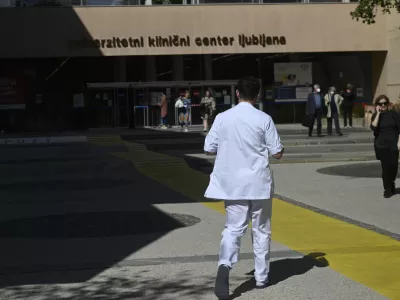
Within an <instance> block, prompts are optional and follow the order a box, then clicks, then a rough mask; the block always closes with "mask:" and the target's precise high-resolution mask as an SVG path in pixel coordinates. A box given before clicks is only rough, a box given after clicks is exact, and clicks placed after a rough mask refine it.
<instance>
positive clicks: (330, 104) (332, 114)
mask: <svg viewBox="0 0 400 300" xmlns="http://www.w3.org/2000/svg"><path fill="white" fill-rule="evenodd" d="M324 100H325V106H326V107H327V108H328V112H327V114H326V117H327V121H328V135H332V119H333V121H334V122H335V130H336V134H337V135H339V136H342V135H343V133H342V131H341V130H340V124H339V117H340V106H341V105H342V102H343V97H342V96H340V95H339V94H337V93H336V88H335V87H334V86H331V87H330V88H329V90H328V93H327V94H326V95H325V98H324Z"/></svg>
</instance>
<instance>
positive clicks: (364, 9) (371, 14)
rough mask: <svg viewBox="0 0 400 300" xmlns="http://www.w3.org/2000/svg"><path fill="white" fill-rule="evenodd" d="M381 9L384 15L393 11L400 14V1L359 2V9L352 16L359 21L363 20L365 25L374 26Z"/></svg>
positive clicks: (364, 0) (372, 0)
mask: <svg viewBox="0 0 400 300" xmlns="http://www.w3.org/2000/svg"><path fill="white" fill-rule="evenodd" d="M379 9H381V10H382V12H383V13H384V14H390V12H391V11H392V10H397V12H398V13H400V0H359V2H358V6H357V8H356V9H355V10H354V11H352V12H351V13H350V14H351V16H352V18H353V19H356V20H357V21H359V20H360V19H361V20H362V22H363V23H367V24H373V23H375V17H376V14H377V12H378V10H379Z"/></svg>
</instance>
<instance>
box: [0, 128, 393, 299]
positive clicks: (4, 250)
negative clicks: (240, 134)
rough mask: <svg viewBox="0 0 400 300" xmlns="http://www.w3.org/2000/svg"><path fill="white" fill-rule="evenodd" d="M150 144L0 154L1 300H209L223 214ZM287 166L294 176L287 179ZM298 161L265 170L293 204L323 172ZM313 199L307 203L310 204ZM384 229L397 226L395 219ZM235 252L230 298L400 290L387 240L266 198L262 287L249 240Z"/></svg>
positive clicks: (352, 295)
mask: <svg viewBox="0 0 400 300" xmlns="http://www.w3.org/2000/svg"><path fill="white" fill-rule="evenodd" d="M290 133H291V134H292V132H290ZM154 139H155V138H154V136H153V137H150V135H145V134H143V135H141V136H140V137H139V138H137V141H136V142H135V141H133V138H132V137H129V136H128V137H126V136H125V137H124V138H123V140H120V139H119V138H118V137H115V136H112V135H110V136H98V137H94V138H93V137H91V138H90V142H91V143H89V144H87V143H80V144H70V145H63V146H60V145H53V146H42V147H40V146H39V147H18V148H1V149H0V154H1V155H0V157H1V162H0V180H1V184H0V186H1V188H0V199H1V200H0V205H1V210H0V224H1V226H0V228H1V229H0V242H1V245H2V247H1V249H0V254H1V255H0V283H1V289H0V298H1V299H60V298H62V299H146V300H147V299H149V300H150V299H160V300H161V299H215V297H214V296H213V292H212V287H213V284H214V276H215V271H216V262H217V251H218V246H219V241H220V234H221V231H222V229H223V222H224V218H223V214H222V213H221V212H223V207H222V206H221V203H220V202H208V203H202V202H204V198H203V193H204V188H205V186H206V184H207V182H208V174H207V173H206V172H205V171H204V170H198V169H196V168H195V167H196V165H191V161H190V158H189V159H188V156H187V155H181V154H178V155H171V153H169V154H166V153H162V151H160V150H159V149H158V150H157V151H149V150H148V149H147V146H148V144H147V143H148V141H149V140H154ZM176 142H177V140H175V143H176ZM153 144H154V143H153ZM176 144H178V145H179V143H176ZM320 147H321V146H320ZM353 152H356V151H353ZM206 163H209V162H208V161H207V162H206ZM295 166H296V167H297V166H298V171H295V172H292V168H293V167H295ZM302 166H303V167H306V166H308V165H292V164H287V165H276V166H274V172H275V173H276V175H275V176H276V177H277V191H278V193H279V194H282V195H285V196H287V197H289V196H290V191H291V190H289V189H288V188H287V187H288V186H289V185H291V184H292V183H293V181H299V185H297V189H300V192H299V195H300V196H301V197H298V198H299V199H300V201H303V202H304V203H307V202H306V200H304V198H307V197H306V195H307V193H308V194H309V195H313V193H316V192H315V190H318V189H315V185H314V190H313V189H312V184H311V183H309V182H308V183H307V182H306V179H307V178H309V179H310V180H314V179H315V177H318V176H321V178H322V177H323V175H322V174H320V173H317V175H315V174H314V173H315V170H313V169H307V168H305V169H303V171H301V170H302V168H301V167H302ZM324 166H325V165H324ZM324 166H320V167H324ZM285 167H286V168H285ZM291 167H292V168H291ZM292 173H293V174H292ZM290 176H291V177H290ZM297 176H300V177H302V180H298V179H297ZM312 176H315V177H312ZM325 176H328V177H329V178H330V177H334V176H333V175H325ZM336 177H337V176H336ZM336 177H334V178H336ZM370 179H371V181H372V180H374V179H373V178H370ZM335 180H336V179H331V180H330V181H331V183H332V182H334V181H335ZM354 180H355V181H356V180H358V179H354ZM375 180H376V181H378V180H379V179H375ZM321 181H322V179H321ZM325 181H326V180H325ZM330 181H328V183H327V184H328V185H329V182H330ZM288 183H290V184H288ZM302 185H303V186H304V187H305V190H304V191H302V190H301V186H302ZM291 188H292V187H291ZM293 189H294V187H293ZM329 191H330V192H332V191H334V188H332V190H329ZM346 191H347V190H344V191H343V193H345V192H346ZM303 195H304V196H303ZM331 195H332V193H326V194H324V196H323V197H320V199H321V200H320V203H319V204H320V207H323V208H325V209H327V210H328V209H329V210H331V211H335V209H337V207H333V208H332V207H330V206H329V205H328V203H330V202H331V199H332V198H331ZM363 196H366V197H367V196H368V195H367V194H363ZM318 197H319V196H318V194H316V195H315V197H314V198H312V197H311V200H310V201H314V202H310V203H311V204H313V205H316V203H315V202H317V200H318ZM343 198H344V197H343ZM295 199H296V200H299V199H297V198H295ZM307 199H308V198H307ZM392 200H393V201H395V198H393V199H392ZM340 201H341V200H340ZM370 202H371V203H373V201H372V200H371V201H369V202H368V203H370ZM340 203H341V204H340V205H344V204H345V201H344V200H343V201H341V202H340ZM349 203H350V202H349ZM363 204H364V203H361V202H358V203H357V205H363ZM340 205H338V206H340ZM354 206H356V205H355V204H354ZM363 209H364V211H363V218H364V219H363V218H359V219H362V220H363V221H365V222H366V221H371V220H372V219H366V217H365V216H367V217H368V213H370V211H369V209H375V207H370V206H368V205H367V206H366V207H364V208H363ZM392 209H393V211H394V209H395V208H392ZM339 212H340V211H339ZM350 213H351V216H352V217H354V218H356V217H357V216H356V215H354V214H353V213H354V212H352V211H350ZM379 213H381V214H384V213H387V211H385V210H381V211H379ZM391 213H392V212H391ZM392 216H393V214H388V215H387V218H388V219H390V218H392ZM372 221H374V220H372ZM372 221H371V222H372ZM375 221H376V220H375ZM375 221H374V222H375ZM377 224H378V223H377ZM385 224H386V223H385ZM385 224H380V223H379V224H378V225H380V226H381V227H384V225H385ZM385 226H388V228H389V227H390V226H392V227H390V228H391V229H393V231H395V230H397V229H396V227H395V226H397V223H395V222H392V224H389V223H388V224H387V225H385ZM335 228H336V229H338V230H339V232H336V233H335V231H334V229H335ZM316 229H319V230H316ZM338 230H337V231H338ZM354 237H358V239H357V240H355V239H354ZM367 241H368V242H367ZM368 243H369V244H368ZM242 245H243V248H242V255H241V261H240V262H239V264H238V265H237V266H236V267H235V269H234V271H233V272H232V282H231V291H232V292H233V298H237V299H265V298H270V299H396V297H397V296H399V295H400V293H399V290H398V289H396V286H397V285H396V282H398V279H399V278H398V275H397V272H396V270H397V269H396V266H398V265H399V261H398V260H396V258H395V257H396V255H397V254H398V253H399V245H398V242H397V241H395V240H394V239H391V238H389V237H386V236H384V235H379V234H376V233H374V232H372V231H370V230H366V229H364V228H362V227H358V226H353V225H349V224H348V223H346V222H343V221H340V220H335V219H332V218H329V217H326V216H324V215H321V214H316V213H314V212H312V211H309V210H307V209H304V208H301V207H298V206H293V205H291V204H287V203H285V202H282V201H280V200H274V216H273V245H272V253H271V256H272V259H273V262H272V264H271V281H272V283H273V284H272V286H271V287H269V288H268V289H266V290H262V291H259V290H254V282H253V281H252V276H251V271H252V270H253V261H252V253H251V251H252V249H251V243H250V236H249V235H246V236H245V238H244V240H243V242H242ZM310 254H311V255H312V256H316V257H319V259H320V260H319V261H316V260H314V259H311V258H310V257H309V256H307V255H310ZM397 256H398V255H397ZM372 257H379V259H380V260H376V262H374V261H371V258H372ZM321 258H323V259H321ZM385 260H386V263H382V261H385ZM367 262H368V263H367ZM378 264H379V265H380V269H379V268H378V267H377V266H378ZM388 267H390V268H391V269H392V271H390V269H388ZM370 275H372V276H370ZM385 296H386V297H385Z"/></svg>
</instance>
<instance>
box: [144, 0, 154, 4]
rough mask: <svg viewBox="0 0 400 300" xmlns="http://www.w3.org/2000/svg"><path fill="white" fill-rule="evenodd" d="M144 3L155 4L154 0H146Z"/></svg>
mask: <svg viewBox="0 0 400 300" xmlns="http://www.w3.org/2000/svg"><path fill="white" fill-rule="evenodd" d="M144 5H153V1H152V0H146V2H145V3H144Z"/></svg>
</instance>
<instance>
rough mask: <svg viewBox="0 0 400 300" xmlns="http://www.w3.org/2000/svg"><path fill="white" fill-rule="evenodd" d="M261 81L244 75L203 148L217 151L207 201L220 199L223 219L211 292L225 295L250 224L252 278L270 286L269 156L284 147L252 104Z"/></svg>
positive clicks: (278, 155) (271, 125) (279, 153)
mask: <svg viewBox="0 0 400 300" xmlns="http://www.w3.org/2000/svg"><path fill="white" fill-rule="evenodd" d="M259 92H260V82H259V80H258V79H257V78H254V77H243V78H242V79H240V80H239V82H238V84H237V91H236V95H237V97H238V98H239V104H238V105H236V106H235V107H233V108H231V109H229V110H227V111H225V112H223V113H220V114H218V115H217V116H216V118H215V120H214V123H213V125H212V127H211V129H210V131H209V132H208V134H207V137H206V139H205V143H204V151H205V153H206V154H207V155H216V161H215V164H214V169H213V172H212V174H211V176H210V183H209V185H208V187H207V190H206V192H205V195H204V196H205V197H206V198H209V199H216V200H224V204H225V211H226V221H225V229H224V230H223V232H222V241H221V245H220V250H219V262H218V272H217V278H216V281H215V295H216V296H217V297H218V298H219V299H228V298H229V272H230V270H231V269H232V267H233V265H234V264H235V263H236V262H237V261H238V257H239V249H240V240H241V237H242V236H243V235H244V234H245V232H246V230H247V227H248V224H249V220H251V222H252V229H251V232H252V237H253V251H254V257H255V258H254V259H255V273H254V274H255V279H256V286H257V287H258V288H264V287H266V286H267V284H268V273H269V259H270V242H271V211H272V196H273V175H272V171H271V170H270V166H269V155H271V156H272V157H274V158H276V159H280V158H281V157H282V155H283V145H282V144H281V140H280V137H279V135H278V133H277V130H276V127H275V124H274V122H273V120H272V118H271V117H270V116H269V115H267V114H266V113H264V112H262V111H260V110H258V109H257V108H255V107H254V104H255V103H256V100H257V98H258V96H259Z"/></svg>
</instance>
